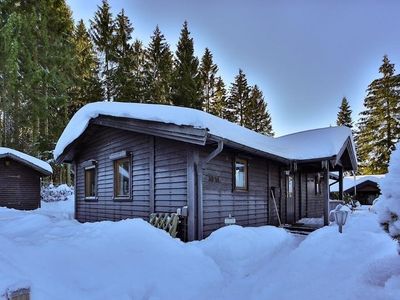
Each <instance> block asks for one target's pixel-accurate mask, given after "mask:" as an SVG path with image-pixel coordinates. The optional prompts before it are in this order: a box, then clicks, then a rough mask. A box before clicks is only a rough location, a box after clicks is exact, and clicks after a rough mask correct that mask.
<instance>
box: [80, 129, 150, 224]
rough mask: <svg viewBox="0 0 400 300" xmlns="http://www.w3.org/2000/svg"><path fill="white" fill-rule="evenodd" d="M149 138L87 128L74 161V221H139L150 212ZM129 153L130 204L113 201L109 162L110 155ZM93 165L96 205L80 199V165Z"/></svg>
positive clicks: (82, 192) (82, 178) (82, 189)
mask: <svg viewBox="0 0 400 300" xmlns="http://www.w3.org/2000/svg"><path fill="white" fill-rule="evenodd" d="M150 144H151V137H150V136H147V135H144V134H139V133H133V132H128V131H124V130H119V129H113V128H107V127H100V126H93V125H92V126H91V127H90V128H89V129H88V130H87V132H86V133H85V137H84V142H83V144H82V145H81V146H80V152H79V154H78V157H77V159H76V162H77V167H76V169H77V170H76V172H77V174H76V179H77V180H76V219H77V220H79V221H81V222H86V221H102V220H121V219H126V218H133V217H141V218H143V219H146V220H147V219H148V217H149V212H150V201H149V198H150V183H149V182H150V174H149V173H150V168H149V161H150V153H151V151H150V150H151V149H150V147H149V145H150ZM118 151H129V152H131V153H132V166H131V168H132V181H131V184H132V187H131V191H132V192H131V196H132V197H131V199H130V201H123V202H120V201H114V192H113V191H114V174H113V161H112V160H111V159H110V158H109V156H110V154H112V153H115V152H118ZM90 159H94V160H96V161H97V201H86V200H85V195H84V193H85V192H84V167H83V166H82V163H83V162H84V161H87V160H90Z"/></svg>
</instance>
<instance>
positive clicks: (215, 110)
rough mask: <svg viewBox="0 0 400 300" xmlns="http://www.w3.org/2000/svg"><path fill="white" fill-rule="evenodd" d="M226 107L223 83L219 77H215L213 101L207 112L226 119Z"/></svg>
mask: <svg viewBox="0 0 400 300" xmlns="http://www.w3.org/2000/svg"><path fill="white" fill-rule="evenodd" d="M226 106H227V96H226V88H225V83H224V81H223V80H222V78H221V77H217V78H216V79H215V92H214V97H213V101H212V102H211V105H210V111H209V112H210V113H211V114H213V115H215V116H217V117H220V118H223V119H227V116H226Z"/></svg>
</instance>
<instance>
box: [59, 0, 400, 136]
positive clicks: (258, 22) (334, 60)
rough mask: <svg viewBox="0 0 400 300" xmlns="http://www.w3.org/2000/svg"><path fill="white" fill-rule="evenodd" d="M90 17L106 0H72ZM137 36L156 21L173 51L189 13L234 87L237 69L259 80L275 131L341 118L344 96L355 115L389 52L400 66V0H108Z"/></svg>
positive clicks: (199, 43)
mask: <svg viewBox="0 0 400 300" xmlns="http://www.w3.org/2000/svg"><path fill="white" fill-rule="evenodd" d="M67 3H68V4H69V6H70V7H71V9H72V11H73V16H74V19H75V21H78V20H79V19H81V18H82V19H83V20H84V21H85V22H86V23H87V24H88V20H89V19H90V18H93V16H94V13H95V11H96V9H97V5H100V4H101V0H85V1H82V0H67ZM109 3H110V5H111V8H112V11H113V13H114V16H115V15H116V14H117V13H118V12H119V11H120V10H121V9H122V8H124V9H125V13H126V15H128V16H129V18H130V20H131V22H132V23H133V25H134V27H135V31H134V33H133V37H134V38H138V39H140V40H142V41H143V42H144V43H145V44H147V43H148V41H149V37H150V35H151V34H152V32H153V30H154V28H155V26H156V25H157V24H158V25H159V27H160V29H161V31H162V32H163V33H164V35H165V36H166V39H167V41H168V42H169V43H170V45H171V49H172V50H175V48H176V43H177V41H178V38H179V34H180V30H181V27H182V23H183V21H184V20H187V21H188V23H189V30H190V31H191V34H192V37H193V38H194V43H195V45H194V46H195V52H196V54H197V55H198V56H199V57H200V56H201V55H202V54H203V53H204V49H205V47H208V48H209V49H210V50H211V52H212V53H213V55H214V60H215V62H216V63H217V64H218V66H219V70H220V75H222V77H223V78H224V81H225V83H226V84H227V85H228V86H229V85H230V83H231V82H232V81H233V78H234V76H235V75H236V74H237V73H238V69H239V68H242V69H243V71H244V72H245V73H246V75H247V78H248V82H249V84H251V85H253V84H257V85H259V86H260V87H261V89H262V91H263V93H264V96H265V100H266V101H267V103H268V108H269V111H270V113H271V116H272V125H273V128H274V131H275V132H276V134H277V135H283V134H287V133H291V132H295V131H300V130H306V129H311V128H317V127H325V126H329V125H335V122H336V114H337V112H338V106H339V105H340V101H341V99H342V97H343V96H346V97H347V99H348V100H349V102H350V105H351V108H352V109H353V119H354V120H355V119H357V118H358V113H359V112H360V111H361V110H362V109H363V99H364V97H365V90H366V88H367V86H368V84H369V83H370V82H371V81H372V80H373V79H375V78H377V77H378V69H379V66H380V65H381V63H382V57H383V55H384V54H387V55H388V56H389V59H390V60H391V62H392V63H395V64H396V70H398V71H397V73H399V71H400V30H399V29H400V17H399V12H400V1H394V0H393V1H389V0H359V1H356V0H353V1H350V0H335V1H334V0H313V1H311V0H308V1H306V0H303V1H301V0H290V1H289V0H280V1H278V0H276V1H270V0H269V1H262V0H246V1H239V0H213V1H211V0H203V1H189V0H187V1H178V0H168V1H166V0H142V1H139V0H132V1H123V0H109Z"/></svg>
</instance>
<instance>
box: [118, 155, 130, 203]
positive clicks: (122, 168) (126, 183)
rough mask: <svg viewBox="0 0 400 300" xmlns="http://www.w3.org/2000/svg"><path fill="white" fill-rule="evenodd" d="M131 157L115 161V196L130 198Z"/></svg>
mask: <svg viewBox="0 0 400 300" xmlns="http://www.w3.org/2000/svg"><path fill="white" fill-rule="evenodd" d="M130 174H131V159H130V158H129V157H126V158H122V159H118V160H115V161H114V197H115V198H123V199H127V198H130V186H131V176H130Z"/></svg>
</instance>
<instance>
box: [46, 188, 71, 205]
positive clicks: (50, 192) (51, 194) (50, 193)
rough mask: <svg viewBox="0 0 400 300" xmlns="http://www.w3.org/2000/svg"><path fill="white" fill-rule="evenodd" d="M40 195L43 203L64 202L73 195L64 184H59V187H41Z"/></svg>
mask: <svg viewBox="0 0 400 300" xmlns="http://www.w3.org/2000/svg"><path fill="white" fill-rule="evenodd" d="M40 194H41V198H42V201H44V202H55V201H66V200H68V199H69V197H70V196H72V195H73V194H74V190H73V188H72V187H70V186H68V185H66V184H61V185H59V186H54V185H53V184H49V185H48V186H44V187H42V190H41V192H40Z"/></svg>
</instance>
